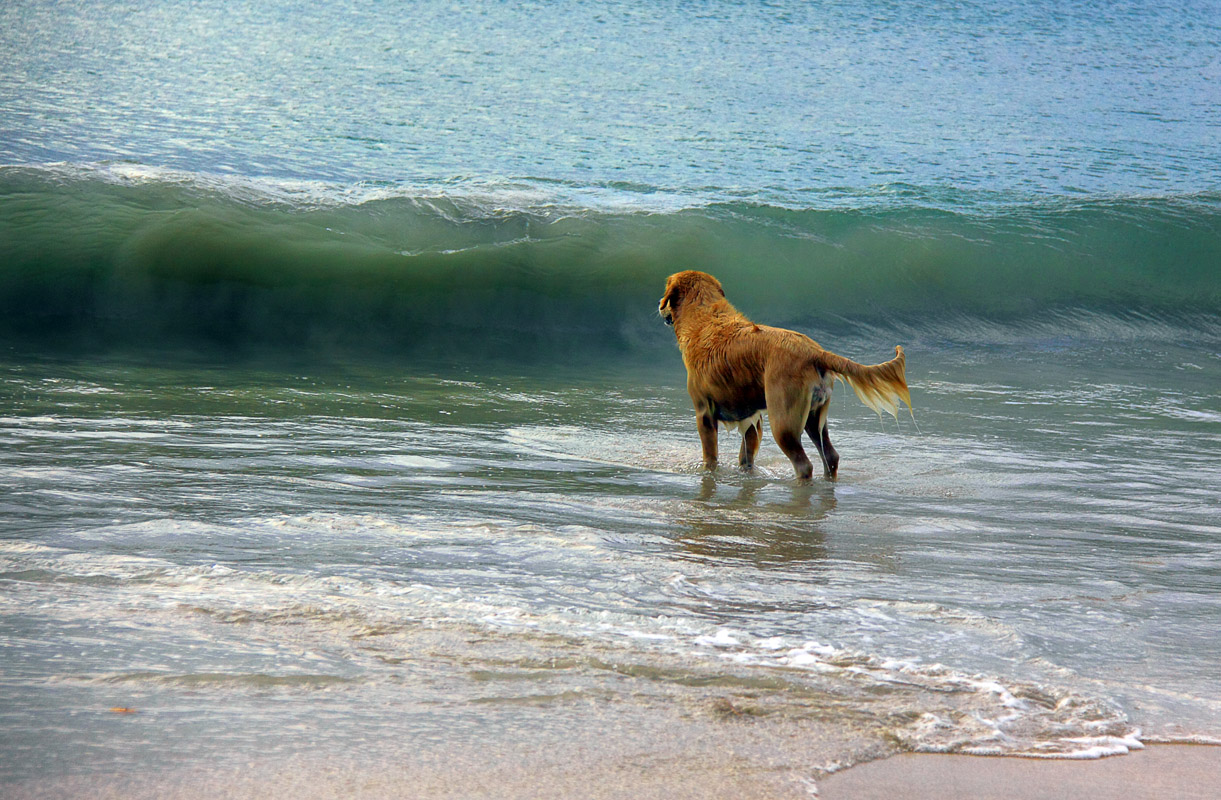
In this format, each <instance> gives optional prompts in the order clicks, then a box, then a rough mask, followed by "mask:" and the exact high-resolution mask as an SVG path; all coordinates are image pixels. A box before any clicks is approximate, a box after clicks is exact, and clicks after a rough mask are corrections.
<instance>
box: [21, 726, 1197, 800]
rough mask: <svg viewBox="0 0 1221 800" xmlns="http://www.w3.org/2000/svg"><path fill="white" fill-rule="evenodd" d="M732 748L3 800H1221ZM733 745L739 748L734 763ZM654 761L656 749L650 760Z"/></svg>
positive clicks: (1151, 781) (149, 781)
mask: <svg viewBox="0 0 1221 800" xmlns="http://www.w3.org/2000/svg"><path fill="white" fill-rule="evenodd" d="M612 738H614V737H613V736H612ZM718 738H719V737H714V739H713V740H703V741H698V742H683V743H682V744H681V746H680V747H678V748H673V747H668V746H666V744H665V743H659V744H660V746H659V747H658V748H657V752H655V753H651V754H648V755H646V754H644V753H643V752H638V753H636V754H635V755H634V756H632V757H626V758H625V757H624V756H626V755H627V754H625V753H615V754H606V753H602V752H599V751H597V750H590V749H588V748H585V747H581V748H578V749H568V748H559V751H554V750H553V751H551V752H535V753H533V754H531V755H525V754H524V752H523V753H519V754H518V755H519V756H520V758H519V759H514V760H505V759H504V758H497V757H495V756H493V757H492V758H480V757H479V756H478V754H476V753H473V752H469V751H468V752H459V753H454V754H453V757H452V758H444V759H442V760H439V761H438V760H434V759H421V758H418V757H412V756H410V755H407V756H406V757H405V759H404V760H403V761H402V762H399V763H380V764H376V765H372V764H369V763H362V764H356V763H350V762H349V763H343V762H339V761H334V762H330V761H327V760H325V759H321V760H314V759H300V760H290V761H276V762H268V761H257V760H256V761H251V762H250V763H249V764H248V765H247V766H246V767H245V768H243V769H237V770H233V769H224V770H207V769H189V770H183V771H167V772H160V773H156V774H146V775H135V774H125V775H107V776H90V777H83V776H82V777H61V778H57V779H50V780H45V781H40V780H35V781H29V782H23V783H21V784H15V785H14V784H10V785H7V786H4V785H0V797H3V798H6V800H24V798H37V797H58V798H98V799H99V800H109V799H110V798H113V799H114V800H118V798H123V799H124V800H141V799H142V798H150V800H151V798H158V800H168V799H170V798H173V799H175V800H203V798H207V799H208V800H223V799H224V798H235V799H236V798H249V797H296V798H304V799H307V800H317V799H320V798H327V799H328V800H330V799H331V798H334V800H339V798H344V799H345V800H347V799H348V798H385V797H403V798H413V799H414V800H433V799H436V800H440V799H441V798H446V800H457V799H458V798H461V799H462V800H493V798H495V799H496V800H505V799H506V798H521V800H526V798H531V799H532V800H608V799H610V798H615V799H616V800H620V799H622V800H628V799H629V798H631V800H650V799H651V798H657V800H662V799H663V798H664V799H665V800H682V799H684V798H691V800H697V799H698V800H778V799H779V798H811V797H813V798H818V800H874V799H875V798H876V800H896V798H903V800H925V798H927V799H928V800H993V798H995V800H1001V798H1004V800H1065V799H1066V798H1072V800H1216V798H1218V797H1219V796H1221V747H1207V746H1191V745H1160V746H1159V745H1155V746H1151V747H1149V748H1147V749H1146V750H1143V751H1138V752H1134V753H1132V754H1130V755H1127V756H1116V757H1111V758H1105V759H1100V760H1091V761H1069V760H1047V759H1023V758H982V757H973V756H952V755H946V756H942V755H910V754H908V755H900V756H895V757H893V758H889V759H883V760H879V761H874V762H870V763H867V764H864V765H861V766H859V767H855V768H852V769H848V770H844V771H843V772H839V773H835V774H833V775H830V776H826V777H823V778H820V779H818V780H817V781H815V780H814V779H813V776H812V775H801V774H800V772H801V770H794V769H793V767H794V763H793V762H794V760H799V759H797V758H796V757H797V753H798V751H799V750H800V749H801V748H800V744H799V742H798V741H795V740H793V739H788V740H781V741H780V742H778V744H779V746H778V747H777V748H776V752H775V753H774V754H773V755H772V756H771V757H768V756H765V755H764V754H763V753H761V752H758V751H757V750H756V751H754V752H752V751H751V748H749V747H748V748H746V750H745V751H743V750H738V749H737V747H740V746H741V745H742V744H744V743H743V742H742V741H741V740H738V741H733V739H734V738H735V737H730V738H729V739H719V741H718V740H717V739H718ZM693 745H694V746H693ZM724 745H729V747H728V748H727V749H725V750H720V746H724ZM527 749H528V748H527ZM648 749H649V748H648V747H647V746H645V745H643V743H642V751H644V750H648ZM682 751H685V752H682ZM501 755H503V754H501ZM607 755H610V757H609V758H608V757H606V756H607ZM688 758H689V759H690V760H688Z"/></svg>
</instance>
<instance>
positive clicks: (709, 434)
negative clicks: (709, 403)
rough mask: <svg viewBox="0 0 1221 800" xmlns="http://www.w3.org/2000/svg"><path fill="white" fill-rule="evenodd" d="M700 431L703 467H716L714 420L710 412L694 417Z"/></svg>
mask: <svg viewBox="0 0 1221 800" xmlns="http://www.w3.org/2000/svg"><path fill="white" fill-rule="evenodd" d="M695 422H696V425H697V426H698V427H699V432H700V447H702V448H703V450H704V469H710V470H711V469H716V440H717V436H716V420H715V419H714V418H713V416H712V415H711V414H707V413H705V414H699V415H697V416H696V418H695Z"/></svg>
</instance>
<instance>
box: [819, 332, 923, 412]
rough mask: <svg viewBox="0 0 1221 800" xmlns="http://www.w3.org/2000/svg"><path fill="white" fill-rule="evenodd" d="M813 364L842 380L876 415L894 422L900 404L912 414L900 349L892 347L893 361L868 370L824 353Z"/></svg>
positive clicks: (848, 360)
mask: <svg viewBox="0 0 1221 800" xmlns="http://www.w3.org/2000/svg"><path fill="white" fill-rule="evenodd" d="M816 360H817V361H818V363H819V366H821V367H822V368H823V369H826V370H829V371H830V372H834V373H835V374H836V375H837V376H838V377H840V378H843V380H844V382H845V383H847V384H848V385H849V386H851V387H852V391H854V392H856V396H857V397H859V398H860V399H861V402H862V403H864V404H865V405H867V406H869V407H870V408H872V409H873V410H874V411H876V412H877V413H878V414H881V413H882V412H883V411H885V412H886V413H888V414H890V415H891V416H893V417H896V418H897V417H898V416H899V401H900V400H901V401H903V402H904V403H907V409H908V411H909V412H911V409H912V397H911V392H909V391H908V389H907V373H906V370H905V365H906V360H905V359H904V356H903V348H902V347H900V346H898V345H895V357H894V358H892V359H891V360H890V361H887V362H885V363H882V364H873V365H871V366H866V365H865V364H858V363H856V362H855V361H852V360H850V359H847V358H844V357H843V356H837V355H836V354H835V353H830V352H827V351H826V350H824V351H822V352H821V353H819V354H818V356H816ZM912 413H914V412H912Z"/></svg>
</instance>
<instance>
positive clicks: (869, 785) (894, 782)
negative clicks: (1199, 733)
mask: <svg viewBox="0 0 1221 800" xmlns="http://www.w3.org/2000/svg"><path fill="white" fill-rule="evenodd" d="M818 787H819V798H820V800H895V798H904V800H926V798H927V800H994V799H995V800H1002V798H1003V800H1066V798H1072V799H1073V800H1217V798H1219V797H1221V747H1209V746H1204V745H1198V746H1197V745H1152V746H1150V747H1148V748H1146V749H1144V750H1138V751H1134V752H1132V753H1130V754H1128V755H1126V756H1114V757H1111V758H1103V759H1098V760H1094V761H1060V760H1045V759H1026V758H980V757H973V756H952V755H944V756H943V755H901V756H895V757H894V758H888V759H885V760H883V761H875V762H872V763H869V764H863V765H861V766H859V767H855V768H853V769H849V770H845V771H844V772H841V773H837V774H834V775H831V776H828V777H826V778H824V779H823V780H821V781H819V782H818Z"/></svg>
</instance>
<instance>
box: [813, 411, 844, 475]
mask: <svg viewBox="0 0 1221 800" xmlns="http://www.w3.org/2000/svg"><path fill="white" fill-rule="evenodd" d="M830 410H831V404H830V403H829V402H825V403H821V404H819V405H818V406H816V407H814V408H812V409H810V416H808V417H806V433H807V434H808V435H809V437H810V439H811V440H812V441H813V442H814V446H815V447H816V448H818V455H819V457H820V458H821V459H822V467H823V472H822V474H823V477H824V478H827V479H828V480H835V476H836V474H837V473H838V472H839V453H837V452H836V451H835V448H834V447H832V446H831V434H830V432H829V430H828V427H827V416H828V412H829V411H830Z"/></svg>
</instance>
